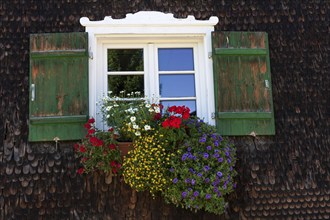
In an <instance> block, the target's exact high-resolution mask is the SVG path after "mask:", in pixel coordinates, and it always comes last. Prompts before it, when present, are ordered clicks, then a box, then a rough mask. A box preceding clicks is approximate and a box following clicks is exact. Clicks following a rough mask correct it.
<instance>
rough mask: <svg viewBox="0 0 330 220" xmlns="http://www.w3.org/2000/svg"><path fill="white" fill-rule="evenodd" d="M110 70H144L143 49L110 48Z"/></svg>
mask: <svg viewBox="0 0 330 220" xmlns="http://www.w3.org/2000/svg"><path fill="white" fill-rule="evenodd" d="M108 71H143V49H108Z"/></svg>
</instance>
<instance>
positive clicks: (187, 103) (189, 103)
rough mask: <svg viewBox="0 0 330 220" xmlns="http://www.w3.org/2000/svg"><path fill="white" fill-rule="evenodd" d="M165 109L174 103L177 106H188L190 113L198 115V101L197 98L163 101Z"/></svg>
mask: <svg viewBox="0 0 330 220" xmlns="http://www.w3.org/2000/svg"><path fill="white" fill-rule="evenodd" d="M160 103H161V104H162V105H163V106H164V109H167V108H168V107H170V106H172V105H176V106H182V105H184V106H186V107H188V108H189V109H190V115H196V101H195V100H180V101H179V100H175V101H161V102H160Z"/></svg>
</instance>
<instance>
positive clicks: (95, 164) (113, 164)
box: [74, 118, 122, 174]
mask: <svg viewBox="0 0 330 220" xmlns="http://www.w3.org/2000/svg"><path fill="white" fill-rule="evenodd" d="M94 123H95V120H94V119H93V118H91V119H89V120H88V122H87V123H86V124H85V128H86V129H87V131H88V132H87V135H86V137H85V138H84V139H83V140H82V141H81V143H77V144H75V145H74V149H75V152H76V156H77V157H78V158H79V159H80V162H81V165H82V166H81V167H80V168H79V169H78V171H77V172H78V173H79V174H83V173H89V172H91V171H95V170H101V171H104V172H105V173H111V174H117V173H118V172H120V168H121V164H122V162H121V156H120V151H119V149H118V146H117V141H116V139H115V138H114V136H115V134H114V130H113V129H109V131H106V132H103V131H98V130H97V129H96V128H95V125H94Z"/></svg>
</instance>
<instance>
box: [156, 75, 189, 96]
mask: <svg viewBox="0 0 330 220" xmlns="http://www.w3.org/2000/svg"><path fill="white" fill-rule="evenodd" d="M159 82H160V84H159V93H160V96H161V97H194V96H195V77H194V74H175V75H172V74H161V75H159Z"/></svg>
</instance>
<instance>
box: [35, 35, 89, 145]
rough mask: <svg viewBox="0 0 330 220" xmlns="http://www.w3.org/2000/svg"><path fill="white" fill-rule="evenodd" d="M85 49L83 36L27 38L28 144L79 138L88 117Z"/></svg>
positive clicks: (38, 36) (84, 37)
mask: <svg viewBox="0 0 330 220" xmlns="http://www.w3.org/2000/svg"><path fill="white" fill-rule="evenodd" d="M87 48H88V39H87V33H80V32H77V33H54V34H33V35H31V36H30V85H31V91H30V106H29V108H30V113H29V115H30V123H29V140H30V141H48V140H53V139H54V137H58V138H59V139H60V140H77V139H81V138H82V137H83V135H84V129H83V124H84V123H85V122H86V119H87V117H88V49H87ZM32 85H34V89H32ZM33 90H34V91H33ZM32 93H34V96H35V98H34V100H32Z"/></svg>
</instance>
